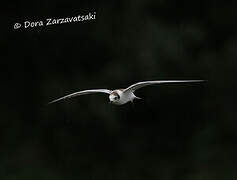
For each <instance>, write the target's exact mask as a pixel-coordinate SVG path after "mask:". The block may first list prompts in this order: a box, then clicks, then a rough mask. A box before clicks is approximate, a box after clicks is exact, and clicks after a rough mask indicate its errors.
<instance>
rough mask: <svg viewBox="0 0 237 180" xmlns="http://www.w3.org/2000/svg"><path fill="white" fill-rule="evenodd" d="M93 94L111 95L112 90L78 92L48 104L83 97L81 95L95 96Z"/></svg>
mask: <svg viewBox="0 0 237 180" xmlns="http://www.w3.org/2000/svg"><path fill="white" fill-rule="evenodd" d="M93 93H106V94H110V93H111V90H109V89H90V90H84V91H78V92H75V93H72V94H69V95H67V96H63V97H61V98H59V99H55V100H53V101H51V102H49V103H48V104H52V103H55V102H58V101H61V100H64V99H68V98H72V97H76V96H81V95H86V94H93Z"/></svg>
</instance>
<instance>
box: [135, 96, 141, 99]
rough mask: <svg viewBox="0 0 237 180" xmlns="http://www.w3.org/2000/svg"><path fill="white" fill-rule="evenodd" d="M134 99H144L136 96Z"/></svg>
mask: <svg viewBox="0 0 237 180" xmlns="http://www.w3.org/2000/svg"><path fill="white" fill-rule="evenodd" d="M134 99H142V98H140V97H137V96H135V98H134Z"/></svg>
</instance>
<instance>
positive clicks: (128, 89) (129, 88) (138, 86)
mask: <svg viewBox="0 0 237 180" xmlns="http://www.w3.org/2000/svg"><path fill="white" fill-rule="evenodd" d="M203 81H205V80H163V81H143V82H138V83H135V84H133V85H131V86H129V87H128V88H126V89H125V90H124V92H127V91H132V92H134V91H136V90H137V89H139V88H142V87H144V86H149V85H153V84H168V83H188V82H203Z"/></svg>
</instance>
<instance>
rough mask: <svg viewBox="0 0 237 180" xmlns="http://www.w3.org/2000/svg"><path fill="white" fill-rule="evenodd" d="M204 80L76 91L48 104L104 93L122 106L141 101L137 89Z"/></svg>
mask: <svg viewBox="0 0 237 180" xmlns="http://www.w3.org/2000/svg"><path fill="white" fill-rule="evenodd" d="M204 81H205V80H160V81H143V82H138V83H135V84H132V85H131V86H129V87H127V88H126V89H115V90H109V89H90V90H83V91H78V92H75V93H72V94H69V95H66V96H63V97H61V98H58V99H55V100H53V101H51V102H49V103H48V104H52V103H56V102H58V101H61V100H65V99H69V98H72V97H76V96H81V95H86V94H94V93H104V94H108V95H109V102H110V103H111V104H114V105H123V104H126V103H128V102H133V100H134V99H141V98H140V97H137V96H135V94H134V92H135V91H136V90H137V89H140V88H142V87H144V86H149V85H154V84H168V83H194V82H204Z"/></svg>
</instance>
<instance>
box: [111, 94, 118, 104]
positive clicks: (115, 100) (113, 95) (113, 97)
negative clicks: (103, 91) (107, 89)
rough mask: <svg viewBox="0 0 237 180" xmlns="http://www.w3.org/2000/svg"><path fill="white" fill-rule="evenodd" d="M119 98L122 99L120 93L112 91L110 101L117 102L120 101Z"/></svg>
mask: <svg viewBox="0 0 237 180" xmlns="http://www.w3.org/2000/svg"><path fill="white" fill-rule="evenodd" d="M119 99H120V96H119V94H118V93H116V92H113V93H111V94H110V95H109V101H110V103H112V104H113V103H115V102H117V101H119Z"/></svg>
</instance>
